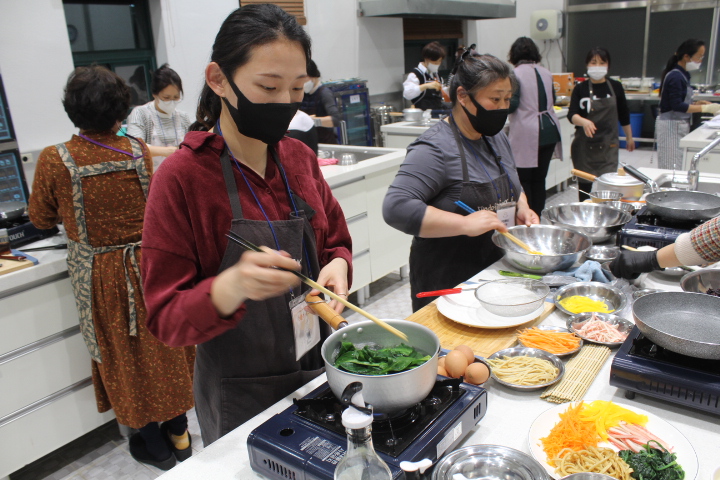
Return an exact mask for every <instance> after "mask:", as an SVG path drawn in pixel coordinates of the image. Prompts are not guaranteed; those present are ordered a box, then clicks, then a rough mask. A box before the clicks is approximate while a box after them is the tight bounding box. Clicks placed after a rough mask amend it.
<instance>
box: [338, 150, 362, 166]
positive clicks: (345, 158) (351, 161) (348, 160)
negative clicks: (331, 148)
mask: <svg viewBox="0 0 720 480" xmlns="http://www.w3.org/2000/svg"><path fill="white" fill-rule="evenodd" d="M356 163H358V162H357V158H356V157H355V154H354V153H343V154H342V157H340V162H338V165H340V166H343V167H347V166H350V165H355V164H356Z"/></svg>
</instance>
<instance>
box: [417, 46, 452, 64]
mask: <svg viewBox="0 0 720 480" xmlns="http://www.w3.org/2000/svg"><path fill="white" fill-rule="evenodd" d="M445 57H447V50H445V47H443V46H442V45H440V43H439V42H430V43H428V44H427V45H425V46H424V47H423V49H422V58H423V60H426V59H427V60H432V61H433V62H437V61H438V60H440V59H443V58H445Z"/></svg>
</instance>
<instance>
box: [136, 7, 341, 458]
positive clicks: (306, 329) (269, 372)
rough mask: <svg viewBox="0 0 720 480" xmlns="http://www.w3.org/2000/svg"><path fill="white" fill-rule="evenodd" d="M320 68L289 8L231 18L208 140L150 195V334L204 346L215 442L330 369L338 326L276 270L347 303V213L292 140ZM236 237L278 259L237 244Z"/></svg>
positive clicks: (210, 73) (204, 388)
mask: <svg viewBox="0 0 720 480" xmlns="http://www.w3.org/2000/svg"><path fill="white" fill-rule="evenodd" d="M309 58H310V40H309V38H308V36H307V34H306V33H305V32H304V30H303V29H302V27H300V26H299V25H298V24H297V22H296V21H295V19H294V18H293V17H291V16H289V15H288V14H287V13H285V12H284V11H283V10H282V9H280V8H278V7H276V6H274V5H267V4H264V5H248V6H245V7H242V8H240V9H238V10H236V11H234V12H233V13H231V14H230V16H229V17H228V18H227V19H226V20H225V22H224V23H223V25H222V26H221V28H220V31H219V33H218V35H217V37H216V39H215V44H214V45H213V53H212V57H211V63H210V64H209V65H208V66H207V68H206V70H205V78H206V85H205V87H204V89H203V92H202V94H201V98H200V103H199V107H198V112H197V120H198V121H197V122H196V123H195V124H194V125H193V126H192V127H191V130H195V131H191V132H189V133H188V134H187V136H186V137H185V141H184V142H183V144H182V145H181V146H180V149H179V150H178V151H177V152H176V153H174V154H173V155H171V156H170V157H168V159H167V160H166V161H165V164H164V165H163V168H162V169H160V170H159V171H158V173H157V174H156V175H155V176H154V177H153V181H152V185H151V188H150V196H149V199H148V205H147V208H146V211H145V230H144V232H143V263H142V271H143V285H144V288H145V299H146V304H147V308H148V320H147V322H148V328H149V329H150V331H151V332H152V333H153V334H155V335H156V336H157V337H158V338H159V339H160V340H161V341H163V342H165V343H167V344H168V345H173V346H180V345H194V344H198V349H197V360H196V370H195V382H194V391H195V401H196V409H197V413H198V419H199V422H200V428H201V431H202V437H203V442H204V443H205V445H208V444H209V443H212V442H213V441H215V440H217V439H218V438H219V437H221V436H222V435H225V434H226V433H227V432H229V431H230V430H232V429H234V428H235V427H237V426H238V425H240V424H242V423H243V422H245V421H246V420H248V419H249V418H251V417H253V416H254V415H256V414H258V413H259V412H261V411H262V410H264V409H265V408H267V407H268V406H270V405H271V404H273V403H275V402H276V401H278V400H279V399H281V398H283V397H285V396H286V395H288V394H289V393H291V392H292V391H294V390H296V389H297V388H299V387H300V386H301V385H303V384H305V383H306V382H308V381H309V380H311V379H312V378H314V377H315V376H317V375H319V374H320V373H321V372H322V368H323V365H324V364H323V361H322V357H321V356H320V346H321V344H322V340H323V339H324V338H325V337H326V336H327V335H328V334H329V331H328V328H327V326H326V325H324V324H323V325H319V324H318V322H317V319H315V321H314V322H303V321H302V319H301V318H300V317H301V316H302V315H301V313H297V312H302V311H303V308H302V306H300V307H296V305H295V304H296V303H297V302H296V300H295V299H302V298H304V296H305V294H306V293H308V290H307V289H306V288H305V287H304V286H302V285H299V284H298V281H297V278H296V277H295V276H294V275H292V274H291V273H288V272H283V271H281V270H277V269H274V268H271V267H273V266H277V267H283V268H286V269H295V270H302V271H303V272H304V273H305V274H307V275H309V276H312V277H313V278H316V279H317V281H318V283H320V284H322V285H328V286H331V287H332V288H334V290H335V292H337V293H339V294H343V295H347V291H348V287H349V282H350V277H351V275H350V273H351V270H350V262H351V258H352V255H351V241H350V235H349V232H348V229H347V225H346V223H345V220H344V216H343V213H342V210H341V209H340V206H339V205H338V203H337V201H336V200H335V199H334V198H333V196H332V193H331V191H330V188H329V187H328V185H327V183H326V182H325V181H324V180H323V177H322V174H321V173H320V169H319V167H318V164H317V159H316V157H315V155H314V154H313V152H312V151H311V150H310V149H309V148H307V147H306V146H305V145H304V144H303V143H301V142H299V141H297V140H294V139H291V138H288V137H284V134H285V132H286V130H287V127H288V125H289V123H290V120H291V119H292V117H293V115H294V114H295V112H296V111H297V108H298V106H299V102H300V101H301V100H302V98H303V84H304V83H305V82H306V81H307V78H308V77H307V73H306V64H307V60H308V59H309ZM228 230H232V231H233V232H235V233H236V234H239V235H240V236H242V237H245V238H246V239H248V240H250V241H251V242H253V243H255V244H257V245H266V246H267V249H266V253H254V252H244V251H243V250H242V248H240V247H239V246H237V245H236V244H234V243H232V242H230V243H228V241H227V239H226V238H225V234H226V232H227V231H228ZM331 306H332V307H333V308H335V309H336V310H337V311H338V312H339V311H341V310H342V306H341V305H336V304H335V303H331ZM291 311H292V312H293V313H291Z"/></svg>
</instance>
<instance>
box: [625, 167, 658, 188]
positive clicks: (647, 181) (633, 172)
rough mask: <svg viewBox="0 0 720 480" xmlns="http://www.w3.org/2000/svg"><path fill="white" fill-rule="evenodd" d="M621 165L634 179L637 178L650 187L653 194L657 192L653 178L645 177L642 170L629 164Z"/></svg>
mask: <svg viewBox="0 0 720 480" xmlns="http://www.w3.org/2000/svg"><path fill="white" fill-rule="evenodd" d="M621 165H622V167H623V168H624V169H625V171H626V172H627V173H629V174H630V175H631V176H632V177H635V178H637V179H638V180H640V181H641V182H643V183H644V184H645V185H647V186H648V187H650V191H651V192H654V191H656V190H657V184H656V183H655V181H654V180H653V179H652V178H650V177H648V176H647V175H645V174H644V173H642V172H641V171H640V170H638V169H637V168H635V167H633V166H632V165H628V164H627V163H623V164H621Z"/></svg>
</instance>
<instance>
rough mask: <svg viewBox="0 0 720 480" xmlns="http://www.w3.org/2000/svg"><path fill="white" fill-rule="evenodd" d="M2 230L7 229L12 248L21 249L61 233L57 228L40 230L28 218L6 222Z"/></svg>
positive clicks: (23, 217) (1, 226)
mask: <svg viewBox="0 0 720 480" xmlns="http://www.w3.org/2000/svg"><path fill="white" fill-rule="evenodd" d="M0 228H7V231H8V236H9V237H10V246H11V247H12V248H19V247H22V246H23V245H27V244H28V243H32V242H37V241H38V240H42V239H43V238H48V237H52V236H53V235H55V234H56V233H58V231H59V230H58V228H57V227H52V228H50V229H48V230H40V229H39V228H37V227H36V226H35V225H33V224H32V223H30V219H29V218H28V217H27V216H22V217H21V218H20V219H19V220H17V221H13V222H10V221H5V223H3V224H2V225H0Z"/></svg>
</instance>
